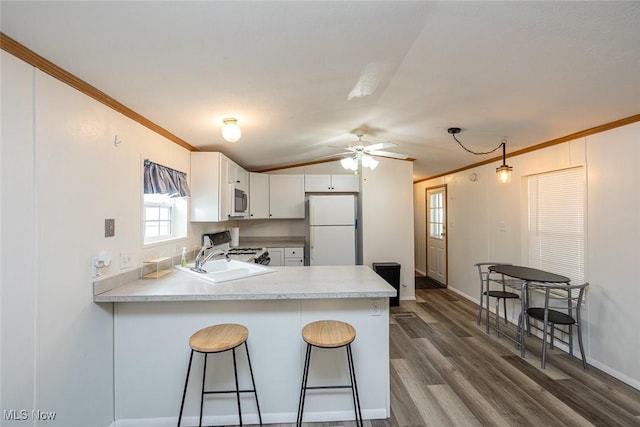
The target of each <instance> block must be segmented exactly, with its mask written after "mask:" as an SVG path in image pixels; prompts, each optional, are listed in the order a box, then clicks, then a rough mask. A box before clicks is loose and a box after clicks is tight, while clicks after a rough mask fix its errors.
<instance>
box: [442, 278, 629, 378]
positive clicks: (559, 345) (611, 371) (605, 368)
mask: <svg viewBox="0 0 640 427" xmlns="http://www.w3.org/2000/svg"><path fill="white" fill-rule="evenodd" d="M448 289H449V290H450V291H452V292H454V293H456V294H457V295H460V296H461V297H462V298H464V299H467V300H469V301H471V302H473V303H475V304H479V302H478V300H477V299H476V298H473V297H470V296H469V295H467V294H465V293H464V292H461V291H460V290H458V289H456V288H452V287H449V288H448ZM489 310H490V311H491V313H493V314H495V310H493V311H492V310H491V307H489ZM507 318H508V319H509V322H511V323H513V324H516V323H517V320H516V319H515V318H514V317H513V316H507ZM532 333H533V334H534V335H536V336H537V337H538V338H540V339H542V333H541V332H539V331H535V330H534V331H532ZM555 347H556V348H560V349H562V350H563V351H564V352H565V353H569V346H568V345H566V344H564V343H557V344H556V345H555ZM577 347H578V346H577V344H574V346H573V351H574V356H575V357H578V358H580V350H579V349H578V348H577ZM575 353H577V354H575ZM585 357H586V358H587V363H588V364H589V365H592V366H594V367H596V368H598V369H600V370H601V371H604V372H606V373H607V374H609V375H611V376H612V377H614V378H616V379H618V380H620V381H622V382H623V383H625V384H628V385H629V386H631V387H633V388H635V389H636V390H640V381H638V380H636V379H635V378H631V377H629V376H628V375H625V374H623V373H622V372H619V371H617V370H615V369H613V368H611V367H610V366H607V365H605V364H603V363H601V362H599V361H597V360H594V359H592V358H591V357H589V355H585Z"/></svg>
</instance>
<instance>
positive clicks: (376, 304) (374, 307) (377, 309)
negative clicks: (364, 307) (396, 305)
mask: <svg viewBox="0 0 640 427" xmlns="http://www.w3.org/2000/svg"><path fill="white" fill-rule="evenodd" d="M381 306H382V301H381V300H380V298H373V299H371V315H372V316H381V315H382V307H381Z"/></svg>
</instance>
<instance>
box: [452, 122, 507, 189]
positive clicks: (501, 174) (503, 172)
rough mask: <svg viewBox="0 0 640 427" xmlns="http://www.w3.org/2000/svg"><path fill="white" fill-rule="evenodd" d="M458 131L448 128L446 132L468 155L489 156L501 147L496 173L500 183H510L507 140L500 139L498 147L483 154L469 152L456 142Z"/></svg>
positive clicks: (457, 129) (460, 143)
mask: <svg viewBox="0 0 640 427" xmlns="http://www.w3.org/2000/svg"><path fill="white" fill-rule="evenodd" d="M460 131H461V130H460V128H449V129H447V132H449V134H451V136H452V137H453V139H454V140H455V141H456V142H457V143H458V145H459V146H460V147H462V148H463V149H464V150H465V151H466V152H468V153H471V154H474V155H476V156H481V155H485V154H491V153H493V152H495V151H497V150H498V149H499V148H500V147H502V165H500V166H499V167H497V168H496V173H497V174H498V179H499V180H500V182H502V183H507V182H509V181H511V171H512V170H513V167H511V166H509V165H507V139H506V138H502V141H500V145H498V146H497V147H496V148H494V149H493V150H490V151H484V152H478V151H473V150H470V149H468V148H467V147H465V146H464V145H462V142H460V141H459V140H458V138H457V137H456V135H457V134H459V133H460Z"/></svg>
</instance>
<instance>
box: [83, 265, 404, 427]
mask: <svg viewBox="0 0 640 427" xmlns="http://www.w3.org/2000/svg"><path fill="white" fill-rule="evenodd" d="M273 270H274V272H272V273H268V274H263V275H260V276H254V277H249V278H246V279H240V280H233V281H228V282H222V283H217V284H213V283H210V282H207V281H204V280H202V279H200V278H198V277H195V276H194V275H191V274H188V273H185V272H182V271H179V270H174V272H173V273H172V274H170V275H169V276H166V277H165V278H162V279H158V280H137V281H133V282H131V283H127V284H124V285H122V286H118V287H115V288H113V289H109V290H104V289H99V287H98V286H96V289H98V291H97V293H96V294H95V295H94V301H95V302H96V303H113V305H114V308H113V312H114V335H115V336H114V354H115V357H114V360H115V362H114V363H115V419H116V420H117V421H118V422H123V423H124V424H123V425H128V423H133V424H136V425H158V424H161V425H164V424H167V425H170V424H171V422H172V420H173V421H175V419H176V418H177V414H178V409H179V404H180V398H181V393H182V388H183V387H184V377H185V373H186V365H187V362H188V358H189V351H190V349H189V345H188V340H189V337H190V336H191V334H193V333H194V332H195V331H197V330H198V329H200V328H202V327H205V326H209V325H213V324H217V323H241V324H243V325H245V326H246V327H247V328H248V329H249V340H248V345H249V349H250V352H251V361H252V364H253V370H254V375H255V377H256V386H257V389H258V397H259V399H260V409H261V412H262V417H263V421H264V422H265V423H285V422H294V420H295V418H296V416H295V414H296V411H297V405H298V397H299V391H300V381H301V374H302V364H303V361H304V349H305V347H304V342H303V341H302V338H301V335H300V332H301V330H302V327H303V326H304V325H305V324H307V323H309V322H312V321H315V320H321V319H336V320H342V321H346V322H349V323H351V324H352V325H353V326H354V327H355V328H356V340H355V342H354V343H353V352H354V362H355V366H356V375H357V380H358V388H359V391H360V401H361V405H362V415H363V417H364V418H365V419H381V418H388V417H389V416H390V396H389V302H388V301H389V300H388V298H389V297H391V296H394V295H395V293H396V291H395V289H394V288H393V287H392V286H390V285H389V284H388V283H387V282H386V281H385V280H383V279H382V278H381V277H380V276H378V275H377V274H376V273H375V272H373V270H371V269H370V268H368V267H366V266H361V265H358V266H332V267H273ZM97 283H98V282H97ZM94 285H95V284H94ZM242 353H243V352H238V357H239V359H240V360H239V367H240V369H241V371H240V381H241V384H240V387H241V388H246V387H247V386H248V385H247V382H248V381H250V380H249V376H248V372H246V362H245V361H244V360H243V358H244V357H245V356H244V355H243V354H242ZM313 357H314V364H313V367H314V369H312V371H311V372H310V377H309V384H312V383H315V384H318V385H326V384H337V383H344V384H346V383H348V371H347V366H346V356H345V354H344V352H341V351H337V352H336V351H331V352H325V351H321V350H319V351H318V352H317V353H314V356H313ZM225 359H228V360H225ZM201 360H202V359H201V358H200V357H197V358H196V359H194V365H193V369H194V370H195V371H194V372H192V376H191V378H192V379H191V380H190V382H189V391H188V393H187V404H186V406H185V414H186V418H185V423H186V424H193V423H192V422H191V421H196V422H197V419H196V418H197V414H198V411H199V387H200V385H201V377H202V374H201V372H202V361H201ZM210 363H212V366H213V370H212V371H211V372H208V373H207V376H208V377H209V378H208V381H211V384H213V383H214V382H215V384H216V386H219V385H222V387H223V388H225V387H226V388H227V389H232V388H233V375H232V369H231V366H232V365H231V363H232V362H231V357H230V356H225V355H220V356H217V357H214V358H210ZM216 367H219V369H218V370H216ZM242 369H245V371H243V370H242ZM198 372H200V374H198ZM249 384H250V383H249ZM236 411H237V408H236V407H235V398H234V397H233V396H232V395H229V396H224V397H223V396H221V395H218V396H216V397H215V398H211V399H207V400H205V411H204V413H205V416H206V418H205V420H204V421H205V422H206V423H207V424H209V425H210V424H227V425H228V424H236V423H237V415H235V414H236V413H237V412H236ZM214 414H215V416H213V415H214ZM243 414H248V415H247V416H246V419H245V421H246V422H257V413H256V408H255V402H253V401H252V399H250V396H249V395H247V396H246V397H243ZM352 417H353V403H352V400H351V395H350V393H349V392H348V391H347V390H332V391H328V390H324V391H322V392H316V393H314V394H310V395H309V396H308V399H307V403H306V405H305V421H338V420H344V419H351V418H352Z"/></svg>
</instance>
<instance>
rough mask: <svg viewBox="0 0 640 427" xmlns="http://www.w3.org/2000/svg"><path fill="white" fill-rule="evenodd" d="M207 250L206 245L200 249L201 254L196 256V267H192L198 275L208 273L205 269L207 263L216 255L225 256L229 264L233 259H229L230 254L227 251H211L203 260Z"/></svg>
mask: <svg viewBox="0 0 640 427" xmlns="http://www.w3.org/2000/svg"><path fill="white" fill-rule="evenodd" d="M206 250H207V246H206V245H205V246H203V247H202V249H200V252H198V255H196V262H195V265H194V266H193V267H191V270H193V271H195V272H198V273H206V272H207V270H205V269H204V265H205V264H206V263H207V261H209V260H210V259H211V258H212V257H214V256H216V255H224V257H225V258H226V260H227V262H229V261H231V258H229V254H228V253H227V251H223V250H217V251H211V252H209V254H208V255H207V256H205V257H204V258H203V256H204V254H205V252H206Z"/></svg>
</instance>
